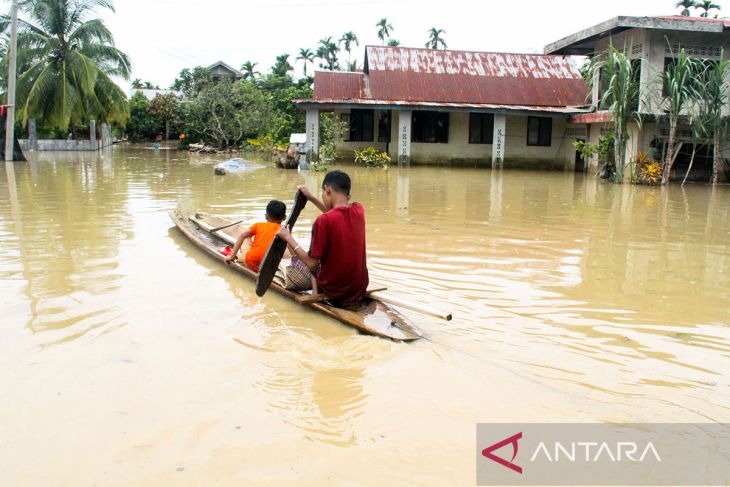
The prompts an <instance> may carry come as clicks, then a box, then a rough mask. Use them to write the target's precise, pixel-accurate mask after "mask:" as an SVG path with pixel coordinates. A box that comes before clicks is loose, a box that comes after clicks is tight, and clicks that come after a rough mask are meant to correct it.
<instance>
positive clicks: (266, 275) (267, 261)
mask: <svg viewBox="0 0 730 487" xmlns="http://www.w3.org/2000/svg"><path fill="white" fill-rule="evenodd" d="M306 204H307V198H306V197H305V196H304V195H303V194H302V192H301V191H297V194H296V195H294V207H293V208H292V209H291V212H290V213H289V218H287V219H286V222H284V226H285V227H289V231H290V232H291V231H292V228H294V224H295V223H296V222H297V218H299V213H301V212H302V209H303V208H304V205H306ZM285 251H286V241H285V240H284V239H282V238H281V237H279V236H278V235H277V236H276V237H275V238H274V240H272V242H271V245H270V246H269V250H267V251H266V255H265V256H264V260H262V261H261V266H260V267H259V277H258V278H257V279H256V294H257V295H258V296H259V297H261V296H263V295H264V294H266V291H267V290H268V289H269V286H271V281H273V280H274V275H275V274H276V270H277V269H278V268H279V262H281V258H282V257H284V252H285Z"/></svg>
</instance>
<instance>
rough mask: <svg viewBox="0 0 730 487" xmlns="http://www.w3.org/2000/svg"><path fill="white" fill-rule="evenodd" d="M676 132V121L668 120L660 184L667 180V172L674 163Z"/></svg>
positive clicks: (670, 170)
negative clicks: (667, 137)
mask: <svg viewBox="0 0 730 487" xmlns="http://www.w3.org/2000/svg"><path fill="white" fill-rule="evenodd" d="M676 134H677V122H676V121H675V120H670V121H669V142H668V143H667V152H666V155H665V158H664V168H663V169H664V170H663V171H662V184H667V183H668V182H669V174H670V173H671V172H672V164H674V152H675V147H674V139H675V137H676Z"/></svg>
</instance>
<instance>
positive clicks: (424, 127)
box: [295, 46, 590, 168]
mask: <svg viewBox="0 0 730 487" xmlns="http://www.w3.org/2000/svg"><path fill="white" fill-rule="evenodd" d="M295 103H297V105H298V106H299V107H300V108H302V109H304V110H306V112H307V115H306V121H307V148H308V152H309V153H310V154H309V159H310V160H312V158H313V157H314V158H316V156H317V153H318V142H319V119H320V113H322V112H333V113H334V115H335V117H337V119H339V120H342V121H344V122H346V123H347V126H348V127H349V130H346V133H345V134H341V135H342V136H341V137H340V140H339V141H338V151H339V153H340V154H342V155H344V156H345V157H348V156H352V155H353V153H354V151H355V150H357V149H360V148H364V147H368V146H372V147H375V148H377V149H379V150H383V151H387V152H388V153H389V154H390V156H391V157H392V158H393V160H397V161H398V163H399V164H408V163H410V162H413V163H417V164H447V163H448V164H460V165H470V166H479V165H491V164H493V163H495V164H502V163H503V164H504V166H505V167H510V166H511V167H516V166H521V167H551V168H572V167H573V165H574V164H575V149H574V148H573V142H574V141H575V140H576V138H584V137H585V136H586V134H585V133H584V132H580V131H579V130H585V124H581V125H579V126H574V125H573V124H571V123H570V121H569V118H570V116H571V115H573V114H576V113H582V112H586V113H587V112H589V111H590V107H589V106H588V105H589V93H588V87H587V84H586V83H585V82H584V80H583V79H582V78H581V76H580V73H579V71H578V68H577V65H576V63H575V62H574V59H573V58H571V57H570V56H563V55H539V54H501V53H485V52H467V51H447V50H433V49H423V48H421V49H416V48H403V47H381V46H368V47H366V48H365V60H364V69H363V71H362V72H341V71H334V72H329V71H318V72H316V73H315V76H314V96H313V98H312V99H309V100H295Z"/></svg>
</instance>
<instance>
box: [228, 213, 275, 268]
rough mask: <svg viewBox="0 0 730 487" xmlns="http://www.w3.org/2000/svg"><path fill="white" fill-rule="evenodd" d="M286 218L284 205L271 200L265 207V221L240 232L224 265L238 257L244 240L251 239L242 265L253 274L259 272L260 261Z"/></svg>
mask: <svg viewBox="0 0 730 487" xmlns="http://www.w3.org/2000/svg"><path fill="white" fill-rule="evenodd" d="M285 216H286V205H285V204H284V203H283V202H281V201H279V200H271V201H269V204H268V205H266V221H265V222H259V223H254V224H253V225H251V228H249V229H247V230H244V231H243V232H241V235H239V236H238V239H237V240H236V245H235V246H234V247H233V250H232V251H231V255H229V256H228V257H226V264H230V263H231V262H233V261H234V260H236V258H237V257H238V251H239V250H241V246H242V245H243V242H244V240H246V239H247V238H250V237H253V243H252V244H251V248H250V249H249V250H248V252H246V256H245V257H244V259H243V263H245V264H246V267H248V268H249V269H251V270H252V271H254V272H258V271H259V266H260V265H261V261H262V260H264V256H265V255H266V251H267V250H269V246H270V245H271V241H272V240H274V237H276V232H278V231H279V228H281V222H282V221H284V217H285Z"/></svg>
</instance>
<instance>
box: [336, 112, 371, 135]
mask: <svg viewBox="0 0 730 487" xmlns="http://www.w3.org/2000/svg"><path fill="white" fill-rule="evenodd" d="M368 118H369V121H370V123H369V124H368V123H367V122H368ZM340 120H341V121H342V122H344V123H346V124H347V126H348V127H349V130H345V133H344V134H343V135H345V136H346V138H345V137H343V141H344V142H375V110H372V109H368V108H353V109H351V110H350V112H349V113H342V114H340ZM368 130H369V131H368Z"/></svg>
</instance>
